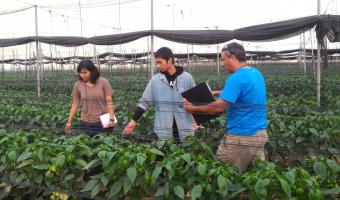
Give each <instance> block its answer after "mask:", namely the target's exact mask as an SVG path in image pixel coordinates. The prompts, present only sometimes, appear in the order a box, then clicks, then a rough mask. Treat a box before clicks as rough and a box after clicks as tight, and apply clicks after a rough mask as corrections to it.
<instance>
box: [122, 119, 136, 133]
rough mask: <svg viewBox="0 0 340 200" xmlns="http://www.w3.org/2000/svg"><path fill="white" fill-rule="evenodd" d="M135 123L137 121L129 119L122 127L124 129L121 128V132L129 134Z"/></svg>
mask: <svg viewBox="0 0 340 200" xmlns="http://www.w3.org/2000/svg"><path fill="white" fill-rule="evenodd" d="M136 124H137V122H136V121H135V120H131V121H130V122H129V123H128V124H127V125H126V126H125V128H124V130H123V134H124V135H130V134H131V133H132V132H133V130H134V129H135V127H136Z"/></svg>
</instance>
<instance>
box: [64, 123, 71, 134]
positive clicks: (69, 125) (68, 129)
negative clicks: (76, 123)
mask: <svg viewBox="0 0 340 200" xmlns="http://www.w3.org/2000/svg"><path fill="white" fill-rule="evenodd" d="M71 125H72V123H71V122H70V121H68V122H67V123H66V126H65V132H66V134H67V135H70V134H71V132H72V131H71Z"/></svg>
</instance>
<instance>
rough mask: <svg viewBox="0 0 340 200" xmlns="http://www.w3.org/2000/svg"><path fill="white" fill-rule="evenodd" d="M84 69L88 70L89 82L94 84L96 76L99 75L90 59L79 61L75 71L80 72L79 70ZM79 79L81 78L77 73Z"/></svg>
mask: <svg viewBox="0 0 340 200" xmlns="http://www.w3.org/2000/svg"><path fill="white" fill-rule="evenodd" d="M83 69H86V70H88V71H89V72H90V82H91V83H93V84H95V83H96V81H97V80H98V78H99V77H100V72H99V70H98V68H97V67H96V66H95V65H94V63H93V62H92V61H91V60H82V61H80V63H79V65H78V67H77V72H78V74H79V73H80V72H81V70H83ZM78 78H79V80H81V81H82V80H83V79H82V78H81V76H80V75H78Z"/></svg>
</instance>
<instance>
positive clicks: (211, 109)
mask: <svg viewBox="0 0 340 200" xmlns="http://www.w3.org/2000/svg"><path fill="white" fill-rule="evenodd" d="M183 106H184V109H185V111H187V112H189V113H206V114H214V113H220V112H224V110H225V107H226V106H228V102H226V101H224V100H222V99H217V100H216V101H214V102H212V103H209V104H207V105H200V106H194V105H193V104H192V103H190V102H189V101H188V100H186V99H184V101H183Z"/></svg>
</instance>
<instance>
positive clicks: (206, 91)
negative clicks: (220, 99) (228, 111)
mask: <svg viewBox="0 0 340 200" xmlns="http://www.w3.org/2000/svg"><path fill="white" fill-rule="evenodd" d="M182 96H183V97H184V98H186V99H187V100H188V101H189V102H190V103H192V104H193V105H206V104H209V103H211V102H214V101H215V97H214V95H213V94H212V93H211V89H210V87H209V84H208V83H207V82H203V83H200V84H198V85H196V86H195V87H193V88H191V89H189V90H186V91H184V92H183V93H182ZM221 114H222V113H216V114H204V113H199V114H198V113H193V114H192V116H193V117H194V119H195V121H196V123H197V125H201V124H202V123H204V122H207V121H209V120H211V119H214V118H216V117H218V116H220V115H221Z"/></svg>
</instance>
